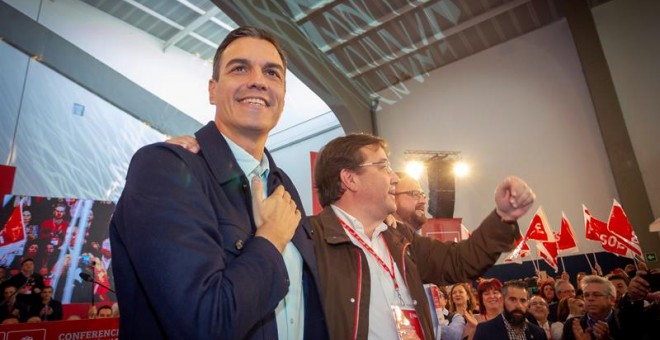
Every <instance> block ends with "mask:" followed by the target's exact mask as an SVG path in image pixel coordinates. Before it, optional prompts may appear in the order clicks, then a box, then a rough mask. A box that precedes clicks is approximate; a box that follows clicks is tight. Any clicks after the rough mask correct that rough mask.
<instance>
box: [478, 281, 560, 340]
mask: <svg viewBox="0 0 660 340" xmlns="http://www.w3.org/2000/svg"><path fill="white" fill-rule="evenodd" d="M502 296H503V297H504V310H503V311H502V314H500V315H498V316H497V317H496V318H493V319H491V320H488V321H486V322H483V323H480V324H477V330H476V331H475V332H474V337H473V340H484V339H487V340H513V339H519V338H523V337H524V338H525V339H527V340H531V339H534V340H546V339H547V336H546V335H545V331H543V329H542V328H541V327H539V326H537V325H535V324H533V323H531V322H529V321H528V320H527V318H526V317H525V314H526V313H527V305H528V303H529V301H528V299H527V296H528V295H527V285H526V284H525V283H524V282H522V281H510V282H507V283H505V284H504V286H503V287H502ZM514 335H516V336H517V337H514Z"/></svg>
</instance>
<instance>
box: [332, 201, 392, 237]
mask: <svg viewBox="0 0 660 340" xmlns="http://www.w3.org/2000/svg"><path fill="white" fill-rule="evenodd" d="M330 207H331V208H332V210H333V211H334V212H335V215H337V217H339V218H340V219H341V220H342V221H344V222H345V223H346V224H348V225H349V226H350V227H352V228H353V229H355V231H357V232H359V233H360V234H362V235H364V234H365V233H364V226H363V225H362V223H361V222H360V221H359V220H358V219H357V218H355V217H353V216H351V214H349V213H347V212H346V211H344V210H343V209H342V208H340V207H338V206H336V205H334V204H331V205H330ZM385 230H387V224H385V223H384V222H382V223H381V224H379V225H378V227H376V229H375V230H374V234H373V235H372V237H371V239H372V240H375V239H376V238H377V237H378V235H380V234H381V233H382V232H384V231H385Z"/></svg>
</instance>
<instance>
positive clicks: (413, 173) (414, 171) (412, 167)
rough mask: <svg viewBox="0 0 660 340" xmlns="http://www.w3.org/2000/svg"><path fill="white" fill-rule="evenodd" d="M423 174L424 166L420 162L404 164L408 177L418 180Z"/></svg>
mask: <svg viewBox="0 0 660 340" xmlns="http://www.w3.org/2000/svg"><path fill="white" fill-rule="evenodd" d="M423 172H424V164H423V163H422V162H420V161H409V162H408V163H407V164H406V173H408V175H410V177H412V178H414V179H417V180H419V178H420V177H422V173H423Z"/></svg>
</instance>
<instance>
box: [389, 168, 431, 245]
mask: <svg viewBox="0 0 660 340" xmlns="http://www.w3.org/2000/svg"><path fill="white" fill-rule="evenodd" d="M397 176H399V183H397V184H396V192H395V193H394V199H395V202H396V211H395V212H394V214H393V215H394V218H395V219H396V220H397V221H401V222H403V223H405V224H406V225H408V227H410V228H412V230H413V231H415V232H416V231H418V230H419V229H421V228H422V226H423V225H424V223H426V221H427V220H428V218H427V217H426V194H425V193H424V191H423V190H422V186H421V185H420V184H419V181H418V180H416V179H414V178H412V177H411V176H410V175H408V174H406V173H404V172H397Z"/></svg>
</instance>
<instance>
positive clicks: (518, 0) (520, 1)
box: [348, 0, 531, 79]
mask: <svg viewBox="0 0 660 340" xmlns="http://www.w3.org/2000/svg"><path fill="white" fill-rule="evenodd" d="M530 1H531V0H514V1H511V2H509V3H506V4H503V5H500V6H498V7H496V8H494V9H492V10H490V11H488V12H485V13H483V14H480V15H477V16H476V17H474V18H471V19H469V20H466V21H464V22H462V23H460V24H458V25H456V26H454V27H450V28H448V29H447V30H445V31H444V32H443V37H441V38H436V37H427V39H426V40H427V41H428V43H427V44H423V41H421V40H420V41H416V42H414V43H413V44H412V45H410V46H407V47H404V48H402V49H401V50H400V51H399V52H396V53H391V54H388V55H385V56H382V57H380V58H379V59H377V60H374V61H373V62H372V63H369V64H368V65H365V66H363V67H360V68H359V69H357V70H355V71H352V72H349V73H348V77H349V78H351V79H355V78H357V77H359V76H360V75H362V74H364V73H366V72H369V71H372V70H374V69H376V68H379V67H382V66H384V65H388V64H390V63H392V62H394V61H396V60H398V59H401V58H403V57H405V56H408V55H411V54H414V53H415V52H417V51H419V48H418V47H416V46H421V45H423V46H424V47H426V46H428V45H431V44H434V43H436V42H440V41H442V40H445V39H447V38H448V37H450V36H452V35H455V34H458V33H459V32H462V31H465V30H466V29H468V28H471V27H474V26H476V25H478V24H480V23H482V22H484V21H487V20H490V19H492V18H494V17H496V16H498V15H500V14H502V13H505V12H507V11H510V10H512V9H514V8H516V7H518V6H521V5H524V4H526V3H528V2H530ZM406 50H409V51H408V52H404V51H406ZM372 65H377V66H372Z"/></svg>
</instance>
